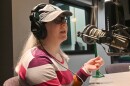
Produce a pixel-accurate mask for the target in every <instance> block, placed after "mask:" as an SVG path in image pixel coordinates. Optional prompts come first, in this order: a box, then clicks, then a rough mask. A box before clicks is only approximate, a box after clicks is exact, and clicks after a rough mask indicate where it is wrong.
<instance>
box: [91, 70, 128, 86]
mask: <svg viewBox="0 0 130 86" xmlns="http://www.w3.org/2000/svg"><path fill="white" fill-rule="evenodd" d="M104 76H105V77H102V78H93V77H90V80H89V86H130V71H129V72H120V73H111V74H104Z"/></svg>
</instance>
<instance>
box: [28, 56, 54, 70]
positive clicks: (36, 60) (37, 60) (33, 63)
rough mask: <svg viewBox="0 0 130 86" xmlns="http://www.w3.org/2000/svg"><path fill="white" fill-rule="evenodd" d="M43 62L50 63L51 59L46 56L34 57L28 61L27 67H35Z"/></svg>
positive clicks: (43, 63)
mask: <svg viewBox="0 0 130 86" xmlns="http://www.w3.org/2000/svg"><path fill="white" fill-rule="evenodd" d="M45 64H52V62H51V60H50V59H49V58H47V57H45V56H44V57H38V58H37V57H35V58H33V59H32V61H31V62H30V63H29V66H28V68H32V67H37V66H41V65H45Z"/></svg>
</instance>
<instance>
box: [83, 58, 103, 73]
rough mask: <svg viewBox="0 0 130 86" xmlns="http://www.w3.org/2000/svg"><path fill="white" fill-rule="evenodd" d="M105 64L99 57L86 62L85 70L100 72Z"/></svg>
mask: <svg viewBox="0 0 130 86" xmlns="http://www.w3.org/2000/svg"><path fill="white" fill-rule="evenodd" d="M103 64H104V61H103V59H102V58H101V57H99V56H97V57H96V58H92V59H90V60H89V61H88V62H86V63H85V64H84V66H83V68H84V69H85V70H87V71H89V72H92V71H96V70H98V69H99V68H100V67H101V66H102V65H103Z"/></svg>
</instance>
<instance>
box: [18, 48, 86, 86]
mask: <svg viewBox="0 0 130 86" xmlns="http://www.w3.org/2000/svg"><path fill="white" fill-rule="evenodd" d="M23 56H24V58H25V59H24V60H23V61H22V63H21V65H20V68H19V72H18V75H19V76H20V78H21V79H22V80H24V81H26V82H27V83H28V84H29V85H31V86H74V84H75V86H80V85H81V84H82V83H81V79H82V80H83V81H85V80H86V79H87V77H88V76H89V74H87V73H86V72H84V71H83V70H82V68H81V69H80V70H79V71H78V72H77V75H74V76H73V74H72V72H71V71H70V70H69V69H68V64H67V61H66V59H65V58H62V61H61V62H60V61H58V60H56V59H55V58H54V57H53V56H51V55H50V54H49V53H48V52H47V51H46V50H41V49H40V48H38V47H34V48H32V49H30V50H28V51H27V52H26V53H25V54H24V55H23ZM77 76H79V77H80V78H81V79H79V78H78V77H77ZM78 84H79V85H78Z"/></svg>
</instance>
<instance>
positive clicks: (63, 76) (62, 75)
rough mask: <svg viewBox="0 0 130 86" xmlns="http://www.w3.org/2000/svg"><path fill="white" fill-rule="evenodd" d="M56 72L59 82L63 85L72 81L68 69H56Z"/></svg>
mask: <svg viewBox="0 0 130 86" xmlns="http://www.w3.org/2000/svg"><path fill="white" fill-rule="evenodd" d="M56 73H57V77H58V79H59V81H60V83H61V84H63V85H66V84H70V83H71V82H72V81H73V76H72V73H71V72H70V71H69V70H67V71H56Z"/></svg>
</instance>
